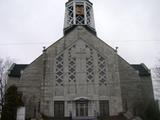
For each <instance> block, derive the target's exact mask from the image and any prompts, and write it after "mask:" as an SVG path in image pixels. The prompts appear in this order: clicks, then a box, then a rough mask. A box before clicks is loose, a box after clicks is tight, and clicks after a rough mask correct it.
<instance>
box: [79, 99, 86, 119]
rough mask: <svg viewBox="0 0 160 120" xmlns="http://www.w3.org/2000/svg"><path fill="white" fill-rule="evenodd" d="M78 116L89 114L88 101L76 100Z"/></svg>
mask: <svg viewBox="0 0 160 120" xmlns="http://www.w3.org/2000/svg"><path fill="white" fill-rule="evenodd" d="M76 116H77V117H85V116H88V102H86V101H83V102H82V101H78V102H76Z"/></svg>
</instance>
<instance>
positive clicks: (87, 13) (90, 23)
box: [64, 0, 96, 33]
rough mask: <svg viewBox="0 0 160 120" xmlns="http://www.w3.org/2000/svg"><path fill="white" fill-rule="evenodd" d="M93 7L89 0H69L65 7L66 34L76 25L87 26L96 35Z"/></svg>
mask: <svg viewBox="0 0 160 120" xmlns="http://www.w3.org/2000/svg"><path fill="white" fill-rule="evenodd" d="M92 5H93V4H92V3H91V2H90V1H89V0H68V2H67V3H66V5H65V20H64V33H65V32H66V31H68V30H69V29H70V28H72V27H73V26H75V25H84V26H87V28H89V29H90V30H92V31H93V32H95V33H96V30H95V23H94V16H93V8H92Z"/></svg>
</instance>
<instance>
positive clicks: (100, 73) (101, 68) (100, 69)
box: [98, 54, 107, 86]
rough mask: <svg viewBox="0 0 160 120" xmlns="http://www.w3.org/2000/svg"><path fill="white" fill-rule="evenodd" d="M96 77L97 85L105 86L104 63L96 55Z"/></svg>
mask: <svg viewBox="0 0 160 120" xmlns="http://www.w3.org/2000/svg"><path fill="white" fill-rule="evenodd" d="M98 77H99V85H100V86H101V85H106V82H107V80H106V79H107V77H106V62H105V59H104V58H103V57H102V56H101V55H100V54H98Z"/></svg>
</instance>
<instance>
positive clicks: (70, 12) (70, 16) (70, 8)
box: [67, 4, 74, 25]
mask: <svg viewBox="0 0 160 120" xmlns="http://www.w3.org/2000/svg"><path fill="white" fill-rule="evenodd" d="M67 9H68V10H67V12H68V14H67V16H68V17H67V18H68V19H67V23H68V24H69V25H72V24H73V21H74V15H73V14H74V12H73V4H71V5H70V6H68V8H67Z"/></svg>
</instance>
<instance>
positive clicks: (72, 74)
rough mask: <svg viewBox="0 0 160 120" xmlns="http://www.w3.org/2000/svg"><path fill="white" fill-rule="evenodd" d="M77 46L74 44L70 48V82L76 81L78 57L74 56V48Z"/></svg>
mask: <svg viewBox="0 0 160 120" xmlns="http://www.w3.org/2000/svg"><path fill="white" fill-rule="evenodd" d="M75 47H76V46H75V45H73V46H72V47H71V48H70V49H69V50H68V55H69V56H68V82H69V83H74V82H76V58H75V57H72V55H71V54H72V53H71V52H72V51H71V50H72V49H74V48H75Z"/></svg>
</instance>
